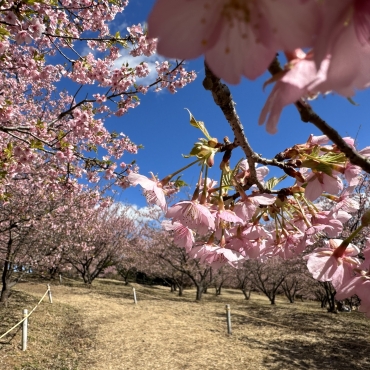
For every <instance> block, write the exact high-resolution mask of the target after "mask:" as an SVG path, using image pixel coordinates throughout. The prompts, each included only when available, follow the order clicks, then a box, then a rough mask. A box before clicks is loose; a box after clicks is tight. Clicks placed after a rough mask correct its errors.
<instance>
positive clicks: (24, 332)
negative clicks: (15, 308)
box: [22, 309, 28, 351]
mask: <svg viewBox="0 0 370 370" xmlns="http://www.w3.org/2000/svg"><path fill="white" fill-rule="evenodd" d="M27 315H28V310H26V309H24V310H23V318H25V317H26V319H25V320H24V321H23V324H22V351H25V350H26V349H27V326H28V317H27Z"/></svg>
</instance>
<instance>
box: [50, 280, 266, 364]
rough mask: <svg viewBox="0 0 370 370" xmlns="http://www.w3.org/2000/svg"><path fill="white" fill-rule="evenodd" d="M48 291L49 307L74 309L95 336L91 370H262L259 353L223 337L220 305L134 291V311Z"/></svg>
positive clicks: (117, 302)
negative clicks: (207, 305) (57, 305)
mask: <svg viewBox="0 0 370 370" xmlns="http://www.w3.org/2000/svg"><path fill="white" fill-rule="evenodd" d="M53 290H54V301H55V303H58V302H60V303H63V304H69V305H72V306H73V307H75V308H77V309H78V310H79V311H80V312H82V313H83V317H84V326H85V327H87V328H89V330H91V331H93V332H94V333H95V335H96V337H95V338H96V340H95V348H93V349H92V350H91V351H90V352H89V353H88V356H89V357H90V359H91V360H92V361H93V362H94V363H95V364H96V365H95V368H96V369H104V370H113V369H140V370H141V369H142V370H145V369H148V370H151V369H163V370H165V369H169V370H170V369H171V370H172V369H189V370H190V369H194V370H195V369H196V370H199V369H264V368H265V367H261V361H262V358H263V357H262V353H259V354H257V353H256V352H255V351H253V350H250V349H248V348H246V346H245V344H244V343H242V342H239V343H238V342H237V341H236V340H234V339H233V338H230V337H229V336H228V335H227V334H226V333H225V331H226V324H225V318H224V315H223V312H224V311H223V307H224V305H223V304H220V312H215V311H213V310H209V309H207V310H205V307H204V305H202V304H197V303H195V302H192V304H190V308H189V304H188V305H184V304H183V303H182V302H176V301H174V302H170V304H169V302H168V301H167V300H161V299H158V298H154V296H150V295H144V293H143V292H140V290H139V289H138V292H137V294H138V299H139V303H138V305H137V306H135V305H134V304H133V302H132V299H128V298H121V299H117V298H107V297H106V296H105V295H102V294H99V293H95V292H89V291H86V292H85V294H80V293H81V289H76V292H75V294H73V292H71V291H70V290H69V292H68V295H64V294H63V287H56V289H55V288H54V289H53ZM140 296H141V297H142V298H145V300H140ZM215 322H216V323H217V325H216V327H215ZM237 347H239V349H240V351H238V350H237ZM235 353H238V355H237V356H236V357H235Z"/></svg>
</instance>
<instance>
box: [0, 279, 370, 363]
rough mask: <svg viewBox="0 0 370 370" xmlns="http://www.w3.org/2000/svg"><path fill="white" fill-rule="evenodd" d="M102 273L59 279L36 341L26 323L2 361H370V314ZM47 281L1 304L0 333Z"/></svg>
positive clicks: (35, 323)
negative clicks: (133, 281)
mask: <svg viewBox="0 0 370 370" xmlns="http://www.w3.org/2000/svg"><path fill="white" fill-rule="evenodd" d="M134 286H135V288H136V291H137V296H138V305H137V306H135V305H134V304H133V299H132V287H127V286H124V285H123V284H122V283H121V282H117V281H110V280H99V281H97V282H96V283H95V282H94V286H93V287H92V288H91V289H88V288H86V287H84V286H83V284H81V283H73V284H69V286H58V285H56V286H52V292H53V304H52V305H51V304H49V303H48V301H47V300H46V301H45V303H42V304H41V305H40V306H39V308H38V309H37V310H36V311H35V313H34V314H33V315H32V316H31V319H30V328H29V334H30V336H29V347H28V350H27V351H26V352H22V351H21V350H20V345H19V343H20V332H18V333H16V334H15V335H14V336H10V337H6V338H4V339H5V340H2V341H0V369H17V370H21V369H22V370H31V369H32V370H33V369H55V370H67V369H78V370H84V369H93V370H94V369H103V370H109V369H133V370H136V369H138V370H141V369H143V370H146V369H148V370H152V369H163V370H166V369H169V370H172V369H174V370H177V369H181V370H182V369H184V370H185V369H186V370H188V369H189V370H191V369H193V370H199V369H202V370H204V369H273V370H281V369H284V370H285V369H310V370H315V369H320V370H332V369H333V370H334V369H343V370H346V369H348V370H349V369H351V370H360V369H361V370H363V369H368V368H370V355H369V342H370V336H369V333H370V331H369V329H370V321H368V320H366V319H365V318H364V317H363V316H362V315H361V314H359V313H357V312H353V313H351V314H345V313H343V314H338V315H334V314H328V313H326V312H325V311H323V310H320V309H319V308H318V304H317V303H310V302H304V303H301V302H297V303H295V304H293V305H291V304H289V303H286V302H285V301H284V300H283V299H278V301H277V305H276V306H275V307H273V306H271V305H270V304H269V303H268V301H267V300H266V299H265V298H264V297H263V296H259V295H257V294H255V295H253V294H252V298H251V300H250V301H249V302H247V301H245V300H244V298H243V295H242V294H241V292H238V291H233V290H226V291H224V293H223V294H222V296H219V297H216V296H215V295H214V294H213V290H212V292H210V293H208V294H206V295H205V296H204V301H203V302H201V303H196V302H195V301H194V297H195V292H194V291H185V296H184V297H181V298H180V297H177V296H176V295H175V294H173V293H170V292H169V289H168V288H164V287H143V286H140V285H134ZM45 290H46V285H45V284H41V283H22V284H20V285H18V286H17V287H16V288H15V293H14V295H13V297H12V298H11V301H10V307H9V308H8V309H4V308H2V309H0V333H1V334H2V333H3V332H5V331H6V330H7V329H8V328H9V327H10V326H12V324H13V323H15V322H17V320H19V319H20V316H21V312H22V309H23V308H28V309H30V308H32V307H33V306H34V304H36V303H37V301H38V299H39V298H40V297H41V296H42V294H43V293H44V292H45ZM225 304H230V305H231V313H232V325H233V334H232V335H231V336H229V335H227V333H226V320H225Z"/></svg>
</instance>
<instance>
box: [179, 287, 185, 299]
mask: <svg viewBox="0 0 370 370" xmlns="http://www.w3.org/2000/svg"><path fill="white" fill-rule="evenodd" d="M183 294H184V288H183V286H182V285H179V297H182V296H183Z"/></svg>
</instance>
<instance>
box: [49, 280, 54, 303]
mask: <svg viewBox="0 0 370 370" xmlns="http://www.w3.org/2000/svg"><path fill="white" fill-rule="evenodd" d="M48 295H49V302H50V303H53V297H52V296H51V290H50V285H49V284H48Z"/></svg>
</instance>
